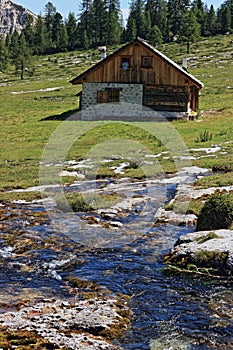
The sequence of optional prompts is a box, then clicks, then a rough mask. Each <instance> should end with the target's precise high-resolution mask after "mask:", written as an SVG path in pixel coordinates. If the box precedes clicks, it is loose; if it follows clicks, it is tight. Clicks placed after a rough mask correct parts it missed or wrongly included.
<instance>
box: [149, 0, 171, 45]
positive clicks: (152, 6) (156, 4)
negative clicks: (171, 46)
mask: <svg viewBox="0 0 233 350" xmlns="http://www.w3.org/2000/svg"><path fill="white" fill-rule="evenodd" d="M145 11H146V12H149V14H150V20H151V27H153V26H157V27H158V28H159V29H160V31H161V33H162V36H163V38H164V39H165V40H166V39H167V38H168V28H167V2H166V1H165V0H147V2H146V6H145Z"/></svg>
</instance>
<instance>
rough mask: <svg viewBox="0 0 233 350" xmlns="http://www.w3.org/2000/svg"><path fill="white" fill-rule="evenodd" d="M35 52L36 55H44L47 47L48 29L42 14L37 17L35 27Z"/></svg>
mask: <svg viewBox="0 0 233 350" xmlns="http://www.w3.org/2000/svg"><path fill="white" fill-rule="evenodd" d="M33 36H34V45H33V48H34V51H33V52H34V53H35V54H36V55H43V54H44V53H45V51H46V47H47V30H46V25H45V22H44V20H43V18H42V17H41V16H38V17H37V21H36V24H35V28H34V35H33Z"/></svg>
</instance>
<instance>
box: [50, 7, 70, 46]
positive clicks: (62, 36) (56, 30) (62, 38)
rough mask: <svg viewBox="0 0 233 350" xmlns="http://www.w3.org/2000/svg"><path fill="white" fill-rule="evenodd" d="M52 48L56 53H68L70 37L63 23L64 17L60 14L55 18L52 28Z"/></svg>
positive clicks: (57, 13) (56, 14)
mask: <svg viewBox="0 0 233 350" xmlns="http://www.w3.org/2000/svg"><path fill="white" fill-rule="evenodd" d="M51 38H52V47H53V51H54V52H59V51H66V50H67V47H68V35H67V31H66V27H65V25H64V23H63V17H62V15H61V14H60V13H59V12H56V13H55V15H54V16H53V20H52V26H51Z"/></svg>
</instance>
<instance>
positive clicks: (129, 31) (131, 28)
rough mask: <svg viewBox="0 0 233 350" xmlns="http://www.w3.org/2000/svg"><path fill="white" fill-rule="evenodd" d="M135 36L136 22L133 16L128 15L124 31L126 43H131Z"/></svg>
mask: <svg viewBox="0 0 233 350" xmlns="http://www.w3.org/2000/svg"><path fill="white" fill-rule="evenodd" d="M136 36H137V26H136V21H135V19H134V18H133V16H131V15H129V17H128V21H127V26H126V31H125V39H126V41H131V40H133V39H135V38H136Z"/></svg>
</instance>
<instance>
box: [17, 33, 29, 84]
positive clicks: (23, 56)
mask: <svg viewBox="0 0 233 350" xmlns="http://www.w3.org/2000/svg"><path fill="white" fill-rule="evenodd" d="M18 44H19V55H18V56H17V57H14V58H13V59H12V62H13V64H14V65H15V73H16V74H20V77H21V79H24V75H25V72H27V73H28V74H29V75H32V74H33V73H34V67H33V65H32V56H31V52H30V49H29V46H28V43H27V41H26V39H25V36H24V34H21V35H20V37H19V41H18Z"/></svg>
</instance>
